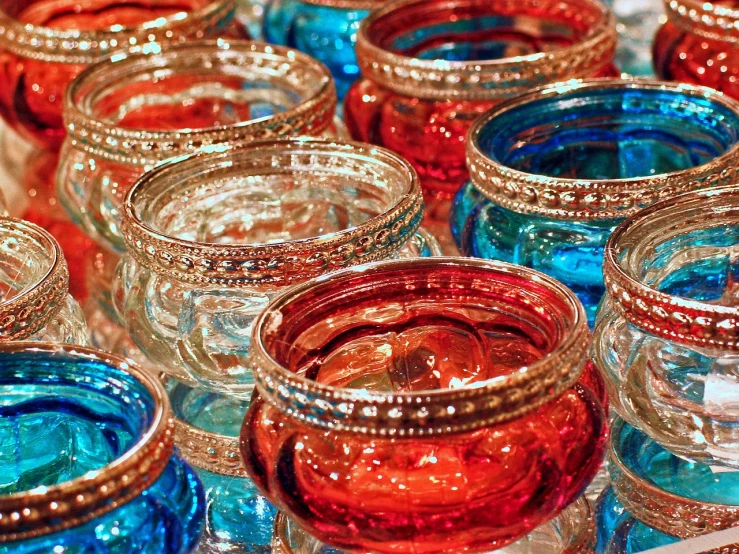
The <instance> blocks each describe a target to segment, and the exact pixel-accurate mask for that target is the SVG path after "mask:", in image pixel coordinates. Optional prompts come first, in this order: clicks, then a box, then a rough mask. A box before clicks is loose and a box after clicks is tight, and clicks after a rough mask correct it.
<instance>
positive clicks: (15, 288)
mask: <svg viewBox="0 0 739 554" xmlns="http://www.w3.org/2000/svg"><path fill="white" fill-rule="evenodd" d="M68 290H69V272H68V270H67V263H66V261H65V260H64V256H63V254H62V251H61V248H60V247H59V244H58V243H57V242H56V241H55V240H54V238H53V237H52V236H51V235H49V234H48V233H47V232H46V231H44V230H43V229H41V228H40V227H37V226H36V225H34V224H32V223H28V222H26V221H21V220H20V219H14V218H10V217H0V342H5V341H24V340H33V341H48V342H57V343H74V344H85V343H86V342H87V327H86V326H85V320H84V317H83V316H82V311H81V310H80V307H79V305H78V304H77V302H76V301H74V300H73V299H72V297H71V296H69V294H68Z"/></svg>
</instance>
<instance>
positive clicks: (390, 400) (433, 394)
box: [250, 257, 590, 438]
mask: <svg viewBox="0 0 739 554" xmlns="http://www.w3.org/2000/svg"><path fill="white" fill-rule="evenodd" d="M459 267H468V268H474V269H482V270H486V271H488V272H489V273H490V276H491V278H492V276H493V275H495V274H498V275H504V276H507V277H514V278H523V279H526V281H527V283H528V284H530V285H531V289H532V290H533V289H537V290H541V289H546V290H547V291H548V292H550V293H552V294H553V295H554V296H556V298H557V299H558V300H560V301H561V302H563V304H565V305H566V306H568V307H569V308H570V309H571V312H572V313H571V314H568V315H567V320H568V322H569V323H570V324H571V326H570V329H568V330H567V331H566V332H565V333H564V336H563V337H562V338H561V341H560V343H559V344H557V345H556V347H554V348H553V349H552V350H551V351H550V352H548V353H547V354H546V355H545V356H544V357H543V358H541V359H540V360H537V361H535V362H533V363H531V364H529V365H527V366H523V367H521V368H519V369H518V370H516V371H515V372H512V373H510V374H506V375H503V376H500V377H496V378H494V379H490V380H488V381H485V382H483V383H480V384H476V385H474V386H470V387H463V388H459V389H438V390H430V391H419V392H374V391H372V392H369V391H366V390H364V389H350V388H343V387H336V386H331V385H326V384H322V383H317V382H315V381H313V380H311V379H307V378H305V377H302V376H300V375H297V374H295V373H293V372H292V371H290V370H289V369H287V368H285V367H283V366H282V365H281V364H280V362H278V361H277V360H275V359H274V358H273V357H272V355H271V354H270V353H269V351H268V349H267V347H266V346H265V341H264V336H263V335H264V332H265V330H268V329H271V328H272V327H273V323H272V322H271V319H270V318H271V317H272V315H273V314H274V313H275V312H279V311H280V310H281V309H282V308H284V307H286V306H289V305H290V304H292V303H294V302H296V301H300V300H301V299H302V298H304V297H306V296H311V297H316V295H319V296H320V294H321V293H324V294H325V291H326V290H330V288H331V287H336V286H339V285H340V284H342V282H344V281H347V280H349V279H351V278H352V277H356V276H358V275H367V274H377V275H383V274H390V273H392V272H402V271H408V270H409V269H414V270H427V271H430V270H433V269H434V268H450V269H451V268H459ZM488 281H489V280H488ZM521 290H524V289H523V288H522V289H521ZM525 290H529V289H525ZM563 319H564V318H563ZM589 344H590V331H589V328H588V324H587V317H586V315H585V309H584V308H583V306H582V304H581V303H580V301H579V300H578V299H577V297H576V296H575V294H574V293H573V292H572V291H571V290H569V289H568V288H567V287H565V286H564V285H563V284H561V283H559V282H558V281H556V280H555V279H553V278H551V277H549V276H547V275H545V274H543V273H540V272H538V271H535V270H533V269H529V268H526V267H521V266H516V265H513V264H508V263H505V262H498V261H490V260H482V259H475V258H453V257H438V258H414V259H406V260H384V261H379V262H374V263H371V264H366V265H362V266H356V267H351V268H347V269H343V270H341V271H336V272H333V273H331V274H328V275H325V276H322V277H319V278H316V279H313V280H311V281H308V282H305V283H302V284H300V285H297V286H294V287H291V288H290V289H289V290H287V291H286V292H284V293H283V294H282V295H280V296H278V297H277V298H275V299H274V300H272V302H270V304H269V306H268V307H267V308H266V309H265V310H264V311H263V312H262V313H261V314H260V315H259V316H258V317H257V318H256V320H255V322H254V327H253V331H252V342H251V351H250V361H251V365H252V367H253V368H254V379H255V384H256V387H257V390H258V391H259V394H260V395H261V396H262V397H263V398H264V399H265V401H267V402H268V403H269V404H270V405H272V406H273V407H274V408H275V409H277V410H278V411H280V412H282V413H285V414H287V415H288V417H291V418H294V419H297V420H299V421H301V422H302V423H305V424H307V425H311V426H313V427H319V428H325V429H330V430H336V431H346V432H352V433H358V434H361V435H377V436H387V437H398V438H404V437H411V438H412V437H425V436H433V435H439V434H445V433H458V432H466V431H471V430H474V429H479V428H482V427H486V426H490V425H495V424H498V423H503V422H506V421H510V420H513V419H517V418H519V417H522V416H524V415H525V414H527V413H529V412H531V411H533V410H535V409H537V408H539V407H540V406H542V405H544V404H546V403H547V402H549V401H550V400H552V399H554V398H556V397H558V396H559V395H561V394H563V393H564V392H565V391H566V390H567V389H568V388H570V387H571V386H572V385H574V384H575V383H576V382H577V380H578V379H579V378H580V375H581V373H582V371H583V370H584V366H585V359H586V356H587V353H588V350H589ZM296 397H299V398H298V400H297V401H298V403H300V404H303V405H304V407H305V409H304V410H303V411H302V412H301V411H300V410H296V409H294V408H293V407H292V406H291V404H290V402H291V401H295V398H296ZM327 416H328V419H329V420H327ZM398 423H403V426H399V425H398Z"/></svg>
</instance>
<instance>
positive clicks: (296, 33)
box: [263, 0, 385, 99]
mask: <svg viewBox="0 0 739 554" xmlns="http://www.w3.org/2000/svg"><path fill="white" fill-rule="evenodd" d="M384 3H385V1H384V0H270V1H269V2H268V3H267V5H266V8H265V14H264V28H263V33H264V37H265V39H266V40H267V42H271V43H274V44H284V45H285V46H290V47H292V48H297V49H298V50H300V51H301V52H305V53H306V54H309V55H311V56H313V57H314V58H316V59H317V60H320V61H322V62H323V63H325V64H326V65H327V66H328V68H329V69H330V70H331V74H332V75H333V76H334V79H335V80H336V89H337V92H338V95H339V98H340V99H342V98H344V96H345V95H346V92H347V91H348V90H349V87H350V86H351V84H352V83H353V82H354V81H355V80H356V79H357V77H359V65H358V64H357V56H356V53H355V52H354V46H355V44H356V42H357V32H358V30H359V25H360V23H361V22H362V20H363V19H364V18H365V17H367V14H369V12H370V10H372V9H375V8H377V7H379V6H382V5H383V4H384Z"/></svg>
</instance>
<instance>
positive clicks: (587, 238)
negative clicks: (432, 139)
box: [450, 80, 739, 323]
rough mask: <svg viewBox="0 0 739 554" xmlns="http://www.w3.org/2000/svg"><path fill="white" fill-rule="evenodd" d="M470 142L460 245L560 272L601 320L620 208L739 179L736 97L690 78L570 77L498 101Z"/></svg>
mask: <svg viewBox="0 0 739 554" xmlns="http://www.w3.org/2000/svg"><path fill="white" fill-rule="evenodd" d="M467 145H468V150H467V152H468V153H467V156H468V165H469V168H470V175H471V181H470V182H468V183H467V184H466V185H465V186H464V187H463V188H462V189H461V190H460V192H459V193H458V194H457V196H456V198H455V200H454V205H453V208H452V214H451V217H450V225H451V230H452V235H453V236H454V238H455V241H456V243H457V245H458V246H459V248H460V250H461V251H462V253H464V254H465V255H468V256H475V257H480V258H486V259H494V260H503V261H507V262H512V263H516V264H520V265H525V266H529V267H532V268H534V269H537V270H539V271H542V272H544V273H547V274H548V275H551V276H552V277H554V278H555V279H558V280H559V281H561V282H563V283H564V284H565V285H567V286H568V287H570V288H571V289H572V290H573V291H574V292H575V294H577V295H578V297H579V298H580V300H581V301H582V303H583V304H584V305H585V309H586V311H587V313H588V318H589V319H590V321H591V323H592V320H593V318H594V316H595V311H596V308H597V306H598V302H599V301H600V299H601V297H602V295H603V292H604V290H605V289H604V285H603V273H602V266H603V248H604V246H605V244H606V240H607V239H608V237H609V236H610V234H611V232H612V231H613V230H614V229H615V228H616V226H617V225H618V224H619V223H620V222H621V221H623V219H625V218H626V217H627V216H630V215H632V214H633V213H635V212H636V211H638V210H639V209H641V208H644V207H645V206H648V205H650V204H652V203H654V202H655V201H657V200H659V199H662V198H670V197H672V196H674V195H675V194H678V193H681V192H685V191H690V190H693V189H698V188H701V187H714V186H718V185H722V184H728V183H732V182H734V180H735V179H736V166H737V162H738V160H739V104H738V103H736V102H734V101H733V100H731V99H729V98H726V97H725V96H723V95H721V94H718V93H716V92H715V91H710V90H709V89H705V88H702V87H692V86H690V85H679V84H671V83H661V82H657V81H642V80H624V81H622V80H614V81H606V80H591V81H573V82H571V83H567V84H560V85H553V86H551V87H545V88H542V89H540V90H537V91H534V92H531V93H530V94H527V95H524V96H522V97H520V98H519V99H515V100H512V101H510V102H509V103H506V104H505V105H502V106H499V107H498V108H495V109H494V110H492V111H490V112H489V113H487V114H486V115H485V116H483V117H481V118H480V119H479V120H478V121H477V122H476V123H475V125H474V126H473V127H472V129H471V131H470V134H469V136H468V143H467Z"/></svg>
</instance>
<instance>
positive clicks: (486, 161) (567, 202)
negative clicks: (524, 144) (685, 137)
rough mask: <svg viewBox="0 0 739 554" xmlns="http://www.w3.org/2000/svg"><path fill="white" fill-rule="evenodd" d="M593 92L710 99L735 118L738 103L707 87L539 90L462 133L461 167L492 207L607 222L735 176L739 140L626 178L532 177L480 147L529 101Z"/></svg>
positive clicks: (622, 82)
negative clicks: (493, 128) (701, 157)
mask: <svg viewBox="0 0 739 554" xmlns="http://www.w3.org/2000/svg"><path fill="white" fill-rule="evenodd" d="M588 90H593V91H599V90H623V91H629V90H655V91H669V92H674V93H676V94H678V93H679V94H681V95H688V96H692V97H695V98H701V99H706V98H707V99H710V100H711V101H712V102H715V103H717V104H719V105H721V106H722V107H725V108H727V109H729V110H731V111H733V112H735V113H736V114H737V116H738V117H739V102H736V101H735V100H732V99H731V98H729V97H727V96H724V95H723V94H721V93H720V92H717V91H715V90H713V89H709V88H705V87H700V86H693V85H687V84H679V83H667V82H661V81H650V80H646V79H613V80H612V79H588V80H581V81H572V82H568V83H566V84H558V85H550V86H545V87H541V88H539V89H536V90H534V91H531V92H530V93H528V94H525V95H522V96H520V97H518V98H516V99H514V100H511V101H508V102H505V103H503V104H501V105H499V106H497V107H496V108H494V109H492V110H490V111H489V112H487V113H486V114H484V115H483V116H481V117H480V118H478V119H477V121H475V123H474V124H473V126H472V128H471V129H470V132H469V134H468V135H467V167H468V169H469V171H470V179H471V181H472V184H473V185H474V186H475V188H476V189H478V190H479V191H480V192H481V193H482V194H483V195H484V196H485V197H486V198H488V199H489V200H490V201H491V202H493V203H494V204H497V205H499V206H502V207H504V208H506V209H508V210H511V211H514V212H517V213H523V214H534V215H542V216H545V217H549V218H554V219H575V220H608V219H622V218H625V217H629V216H631V215H633V214H635V213H636V212H638V211H639V210H641V209H643V208H645V207H647V206H650V205H652V204H654V203H655V202H658V201H660V200H663V199H666V198H672V197H674V196H675V195H677V194H681V193H684V192H690V191H692V190H695V189H697V188H699V187H717V186H721V185H725V184H729V183H732V182H734V181H735V180H736V178H737V175H739V173H738V165H739V164H738V163H737V160H739V142H737V143H735V144H734V145H733V146H732V147H731V148H730V149H728V150H727V151H726V152H725V153H723V154H722V155H720V156H718V157H716V158H714V159H713V160H711V161H710V162H708V163H705V164H702V165H699V166H696V167H693V168H690V169H686V170H683V171H676V172H673V173H663V174H659V175H650V176H648V177H636V178H628V179H607V180H605V179H601V180H598V179H567V178H561V177H547V176H543V175H534V174H531V173H526V172H523V171H519V170H517V169H513V168H511V167H507V166H505V165H503V164H502V163H500V162H498V161H496V160H493V159H491V158H490V157H489V156H488V155H487V154H485V153H484V152H483V150H482V148H481V146H480V142H479V141H480V135H481V133H482V132H483V130H484V128H485V127H486V126H487V125H488V124H489V123H490V122H491V121H492V120H494V119H496V118H497V117H500V116H502V115H503V114H505V113H506V112H508V111H510V110H513V109H515V108H518V107H520V106H523V105H526V104H528V103H530V102H534V101H537V100H541V99H543V98H549V97H566V96H567V95H568V94H570V93H573V92H582V91H588Z"/></svg>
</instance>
